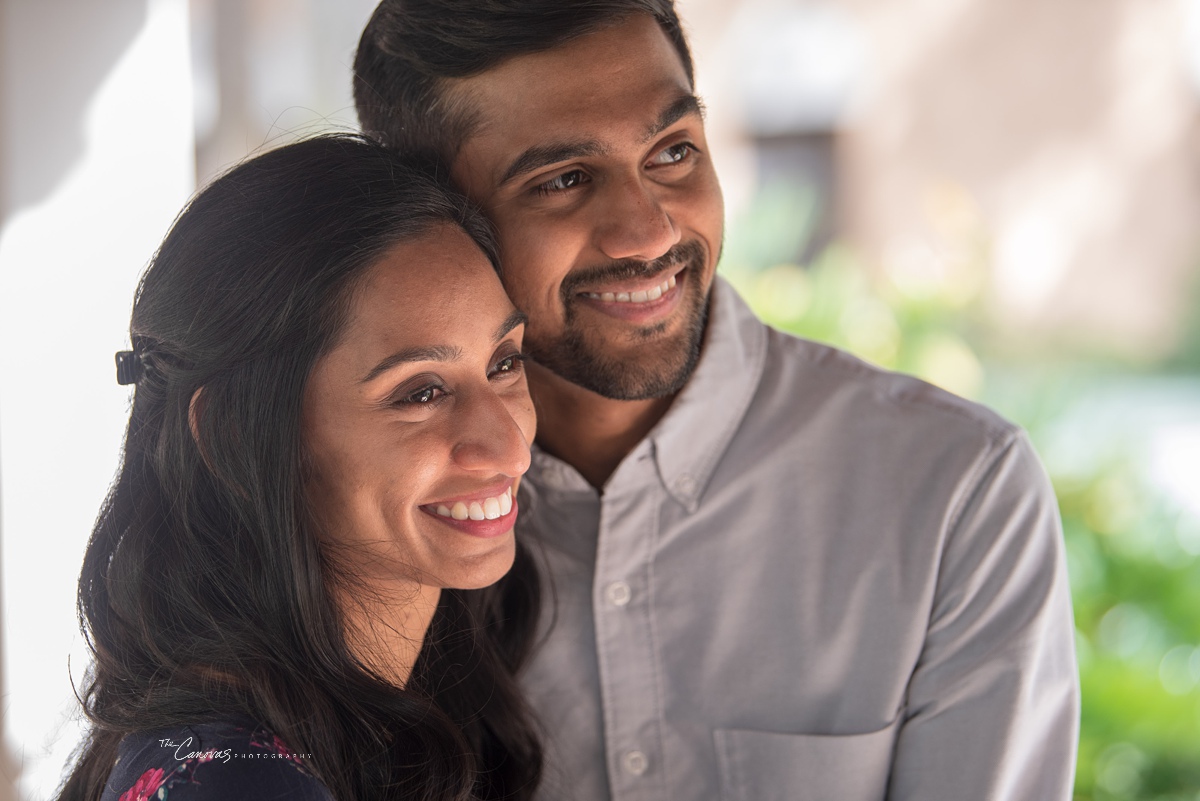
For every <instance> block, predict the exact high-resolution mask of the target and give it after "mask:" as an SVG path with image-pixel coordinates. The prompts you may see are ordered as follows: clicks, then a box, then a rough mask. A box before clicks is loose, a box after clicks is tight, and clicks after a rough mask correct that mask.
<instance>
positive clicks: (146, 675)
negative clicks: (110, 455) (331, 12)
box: [60, 135, 541, 801]
mask: <svg viewBox="0 0 1200 801" xmlns="http://www.w3.org/2000/svg"><path fill="white" fill-rule="evenodd" d="M445 223H449V224H452V225H457V226H459V227H461V228H463V229H464V230H465V231H466V232H467V233H468V234H469V235H470V236H471V237H472V238H473V239H474V240H475V242H476V243H478V245H479V246H480V248H481V249H482V250H483V251H484V253H485V254H486V255H487V256H488V258H489V259H491V260H492V262H493V264H496V249H495V244H494V241H493V238H492V236H491V234H490V231H489V229H488V227H487V224H486V222H485V221H484V220H483V219H482V218H481V217H480V216H478V214H477V213H476V212H475V211H474V210H472V209H471V208H470V207H469V205H468V204H467V203H466V202H465V201H464V200H463V199H462V198H461V197H459V196H458V195H457V194H455V193H453V192H452V191H449V190H447V189H446V188H445V187H443V186H442V185H440V184H439V183H438V182H436V181H434V180H432V179H430V178H428V177H424V176H423V175H421V174H420V173H417V172H414V171H412V170H410V169H409V168H407V167H406V166H405V165H404V164H403V163H402V162H401V161H400V160H399V158H398V157H397V156H396V155H394V154H393V153H392V152H390V151H388V150H386V149H385V148H383V147H381V146H379V145H376V144H373V143H371V142H369V141H366V140H364V139H362V138H360V137H357V136H352V135H336V136H324V137H318V138H313V139H310V140H307V141H303V142H300V143H296V144H292V145H288V146H285V147H282V148H279V149H277V150H274V151H272V152H269V153H266V154H265V155H262V156H259V157H257V158H255V159H253V160H251V161H248V162H246V163H244V164H242V165H240V166H238V167H236V168H234V169H233V170H232V171H230V172H229V173H227V174H226V175H224V176H223V177H221V178H219V179H218V180H217V181H215V182H214V183H213V184H211V185H210V186H209V187H208V188H206V189H205V190H204V191H203V192H201V193H200V194H199V195H198V196H197V197H196V198H195V199H194V200H193V201H192V202H191V204H190V205H189V206H188V208H187V209H186V210H185V211H184V212H183V213H182V214H181V215H180V217H179V218H178V219H177V220H176V222H175V224H174V226H173V227H172V229H171V232H170V233H169V234H168V235H167V238H166V239H165V240H164V242H163V244H162V247H161V248H160V249H159V251H158V253H157V255H156V256H155V258H154V260H153V262H152V263H151V265H150V267H149V269H148V270H147V272H146V274H145V275H144V276H143V278H142V282H141V285H140V287H139V289H138V293H137V299H136V302H135V305H134V310H133V319H132V323H131V327H130V333H131V336H132V339H133V346H134V351H135V352H136V353H137V354H138V362H139V363H140V364H141V365H142V375H141V378H140V380H139V381H138V383H137V388H136V391H135V394H134V399H133V408H132V411H131V414H130V419H129V428H128V431H127V434H126V439H125V448H124V454H123V462H122V464H121V468H120V471H119V473H118V476H117V479H116V482H115V483H114V485H113V487H112V490H111V491H110V493H109V495H108V498H107V500H106V501H105V503H104V506H103V508H102V509H101V511H100V516H99V519H98V521H97V523H96V527H95V529H94V531H93V533H92V537H91V541H90V542H89V544H88V549H87V554H86V556H85V559H84V565H83V571H82V574H81V576H80V580H79V614H80V618H81V622H82V624H83V627H84V630H85V633H86V635H87V637H88V641H89V644H90V647H91V650H92V653H93V654H94V657H95V663H94V666H93V668H92V670H91V671H90V673H89V676H88V679H87V683H86V685H85V686H84V688H83V701H84V705H85V708H86V711H87V714H88V716H89V718H90V720H91V722H92V728H91V731H90V733H89V736H88V739H87V740H86V741H85V742H84V744H83V745H82V746H81V749H80V752H79V755H78V758H77V762H76V764H75V766H74V769H73V772H72V773H71V774H70V775H69V776H68V778H67V779H66V781H65V783H64V785H63V788H62V792H61V796H60V797H61V798H62V799H81V800H82V799H88V800H89V801H91V800H94V799H98V798H99V797H100V794H101V792H102V791H103V788H104V784H105V782H106V780H107V778H108V775H109V772H110V771H111V769H112V767H113V762H114V759H115V756H116V752H117V745H118V743H119V741H120V739H121V738H122V737H123V736H124V735H126V734H128V733H131V732H136V731H145V730H150V729H155V728H159V727H166V726H176V725H186V724H195V723H201V722H205V721H217V720H228V719H230V718H231V717H232V718H246V717H249V718H252V719H253V720H256V721H259V722H261V723H263V724H265V725H267V726H268V727H270V728H271V729H272V730H273V731H274V732H275V733H276V734H278V735H279V736H280V737H281V738H282V739H283V740H284V741H285V742H287V743H288V744H289V746H290V747H291V748H292V749H293V750H294V751H296V752H298V753H305V754H311V755H312V757H311V759H310V760H308V762H307V764H308V765H309V766H310V767H311V768H312V770H313V771H314V772H315V773H316V775H317V776H318V777H319V778H320V779H321V780H322V781H323V782H324V783H325V784H326V786H327V787H328V788H329V789H330V790H331V791H332V793H333V794H334V796H335V797H337V798H339V799H345V800H346V801H351V800H355V801H357V799H374V798H379V799H384V798H387V799H392V798H397V799H399V798H404V799H408V798H413V799H416V798H420V799H467V798H483V799H499V798H514V799H518V798H528V797H530V796H531V795H532V793H533V790H534V788H535V786H536V784H537V781H538V778H539V776H540V771H541V751H540V747H539V744H538V740H537V738H536V736H535V733H534V726H533V723H532V719H531V717H530V715H529V713H528V711H527V709H526V707H525V705H524V703H523V701H522V698H521V695H520V693H519V692H518V689H517V685H516V681H515V678H514V675H515V673H516V671H517V670H518V668H519V667H520V666H521V664H522V662H523V661H524V659H525V657H526V656H527V655H528V650H529V648H530V644H531V638H532V631H533V627H534V624H535V618H536V615H537V612H538V592H537V581H536V576H535V575H533V571H532V563H531V560H530V559H529V557H528V555H527V554H525V553H524V552H523V551H522V550H521V549H520V548H518V555H517V563H516V565H515V566H514V569H513V572H512V573H510V574H509V576H508V577H506V579H505V580H504V581H502V582H501V584H499V585H496V586H495V587H491V588H488V589H487V590H481V591H469V592H468V591H446V592H443V593H442V602H441V604H440V606H439V609H438V612H437V614H436V615H435V617H434V622H433V625H432V627H431V629H430V632H429V635H428V636H427V638H426V645H425V648H424V649H423V650H422V652H421V655H420V657H419V658H418V660H417V665H416V666H415V668H414V670H413V674H412V676H411V677H410V680H409V682H408V685H407V686H406V687H405V688H404V689H399V688H397V687H394V686H392V685H390V684H388V683H387V682H386V681H383V680H382V679H381V678H380V677H379V676H377V675H375V674H373V673H372V672H371V671H370V670H369V669H368V668H366V667H365V666H364V665H363V664H362V663H361V662H360V661H359V660H357V659H356V658H355V657H354V655H353V654H352V653H351V651H350V649H349V648H348V646H347V641H346V637H345V635H344V627H343V623H342V616H341V614H340V612H339V608H338V606H337V603H336V600H335V596H336V594H335V593H333V592H332V591H331V589H332V588H331V580H332V581H336V571H335V570H333V569H332V568H331V565H330V564H329V562H328V560H327V559H326V557H325V556H324V555H323V554H322V551H321V549H320V547H319V544H318V540H319V538H318V537H317V536H316V534H315V532H314V530H313V523H312V521H311V519H310V517H309V515H308V514H306V507H305V500H304V491H303V478H302V476H303V465H302V453H301V451H302V446H301V440H300V410H301V399H302V397H303V395H304V387H305V382H306V381H307V379H308V376H309V373H310V371H311V370H312V367H313V364H314V362H315V361H316V360H317V359H318V358H319V357H320V356H321V355H322V354H323V353H324V352H325V351H326V350H327V349H328V348H330V347H331V346H332V344H333V340H334V338H335V337H336V336H337V334H338V332H339V330H340V328H341V327H342V325H343V324H344V322H345V320H346V317H347V313H348V308H349V303H350V297H351V295H352V293H353V291H354V289H355V287H356V286H357V285H358V282H359V279H361V277H362V276H363V274H364V272H365V270H366V269H367V268H369V267H370V266H371V265H372V264H374V263H375V262H376V261H377V260H378V259H379V257H380V256H381V255H382V254H383V253H384V251H386V250H387V249H389V248H390V247H391V246H393V245H394V244H396V243H398V242H400V241H403V240H406V239H410V238H413V237H417V236H420V235H421V234H423V233H426V232H427V231H429V230H430V229H431V228H433V227H436V226H437V225H439V224H445ZM201 387H203V391H202V392H201V393H200V394H199V395H198V396H196V397H197V403H196V409H195V411H194V412H193V419H194V421H195V426H196V430H195V432H193V430H192V426H191V424H190V423H189V408H190V407H191V405H192V403H193V395H194V393H195V392H196V391H197V390H198V389H199V388H201ZM331 577H332V579H331Z"/></svg>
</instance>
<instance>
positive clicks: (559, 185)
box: [537, 170, 584, 195]
mask: <svg viewBox="0 0 1200 801" xmlns="http://www.w3.org/2000/svg"><path fill="white" fill-rule="evenodd" d="M583 181H584V174H583V171H582V170H571V171H570V172H564V173H563V174H562V175H558V176H555V177H554V178H551V179H550V180H549V181H546V182H545V183H543V184H539V185H538V188H537V191H538V194H540V195H550V194H553V193H555V192H565V191H567V190H568V189H574V188H575V187H577V186H579V185H580V184H582V183H583Z"/></svg>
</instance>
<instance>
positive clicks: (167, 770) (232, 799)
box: [101, 722, 332, 801]
mask: <svg viewBox="0 0 1200 801" xmlns="http://www.w3.org/2000/svg"><path fill="white" fill-rule="evenodd" d="M308 758H309V755H308V754H298V753H295V752H294V751H292V750H291V749H289V748H288V747H287V746H286V745H285V744H284V743H283V741H282V740H280V739H279V738H278V737H276V736H275V735H274V734H272V733H271V732H270V731H268V730H267V729H265V728H263V727H261V726H255V725H254V724H251V723H235V722H229V723H204V724H200V725H195V726H179V727H175V728H171V729H158V730H155V731H144V732H138V733H135V734H130V735H128V736H127V737H125V739H124V740H122V741H121V746H120V749H119V752H118V756H117V763H116V765H115V766H114V767H113V770H112V774H111V775H110V776H109V779H108V784H107V786H106V787H105V790H104V795H103V796H102V797H101V801H209V800H210V799H213V800H214V801H215V799H221V801H237V800H238V799H243V798H244V799H252V798H253V799H260V798H281V799H282V798H286V799H289V801H332V796H331V795H330V794H329V791H328V790H327V789H326V788H325V785H323V784H321V782H319V781H318V780H317V779H316V778H314V777H313V776H312V774H310V773H309V772H308V768H307V760H308Z"/></svg>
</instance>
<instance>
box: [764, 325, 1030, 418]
mask: <svg viewBox="0 0 1200 801" xmlns="http://www.w3.org/2000/svg"><path fill="white" fill-rule="evenodd" d="M764 328H765V329H766V331H767V335H766V339H767V347H766V358H765V366H764V370H763V376H762V380H761V381H760V383H759V387H758V391H757V393H756V397H755V403H754V407H753V408H752V410H751V412H752V413H754V412H755V411H757V413H758V415H759V416H760V421H762V420H763V419H769V418H771V417H772V416H774V415H782V416H784V417H787V418H792V419H794V420H795V421H797V422H799V421H802V420H803V419H804V418H806V417H807V418H809V419H815V420H820V421H821V422H822V423H823V424H824V425H830V424H843V425H845V426H846V427H847V428H848V429H862V428H864V427H865V428H870V427H871V425H870V424H871V423H872V422H874V423H875V424H876V425H885V426H895V427H899V428H902V429H903V430H905V431H908V432H910V433H912V434H920V433H934V432H936V433H938V434H940V435H942V436H945V435H953V434H957V435H960V436H968V437H982V438H985V439H988V440H993V441H1008V440H1011V439H1012V438H1013V436H1015V435H1016V434H1017V433H1018V431H1019V429H1018V428H1017V426H1016V425H1014V424H1013V423H1011V422H1010V421H1008V420H1006V419H1005V418H1004V417H1002V416H1001V415H1000V414H998V413H996V412H995V411H993V410H992V409H990V408H988V407H987V406H984V405H983V404H980V403H977V402H975V401H971V400H968V399H966V398H962V397H960V396H958V395H955V394H953V393H951V392H948V391H947V390H945V389H942V388H940V387H937V386H935V385H933V384H931V383H929V382H927V381H924V380H922V379H920V378H917V377H915V376H912V375H907V374H904V373H899V372H893V371H891V370H887V369H884V368H882V367H879V366H877V365H874V364H871V363H869V362H866V361H864V360H863V359H860V358H859V357H857V356H855V355H853V354H851V353H848V352H846V351H844V350H841V349H839V348H836V347H833V346H831V345H826V344H823V343H820V342H815V341H813V340H809V339H803V338H801V337H797V336H794V335H792V334H789V333H786V332H783V331H779V330H777V329H775V328H771V327H770V326H766V325H764ZM895 433H897V434H899V433H900V431H896V432H895Z"/></svg>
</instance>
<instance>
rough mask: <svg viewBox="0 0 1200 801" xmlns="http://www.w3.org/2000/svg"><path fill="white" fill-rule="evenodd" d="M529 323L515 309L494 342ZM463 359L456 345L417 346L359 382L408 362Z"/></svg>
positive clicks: (390, 358) (381, 364)
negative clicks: (519, 326)
mask: <svg viewBox="0 0 1200 801" xmlns="http://www.w3.org/2000/svg"><path fill="white" fill-rule="evenodd" d="M528 321H529V318H528V317H527V316H526V315H525V313H524V312H522V311H519V310H517V309H513V311H512V313H511V314H510V315H508V317H506V318H504V322H502V323H501V324H500V327H499V328H497V329H496V333H494V334H492V340H493V341H494V342H499V341H500V340H502V339H504V337H505V336H507V335H508V332H509V331H512V330H513V329H514V328H516V327H517V326H518V325H524V324H525V323H527V322H528ZM461 358H462V349H461V348H458V347H456V346H454V345H417V346H414V347H411V348H405V349H404V350H398V351H396V352H395V353H393V354H392V355H390V356H388V357H387V358H385V359H383V360H382V361H380V362H379V364H377V365H375V366H374V367H372V368H371V371H370V372H369V373H367V374H366V375H365V376H363V378H362V379H360V380H359V383H360V384H367V383H369V382H371V381H373V380H375V379H376V378H378V377H379V376H380V375H382V374H383V373H386V372H387V371H388V370H391V369H392V368H393V367H395V366H396V365H400V364H405V363H407V362H456V361H458V360H459V359H461Z"/></svg>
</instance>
